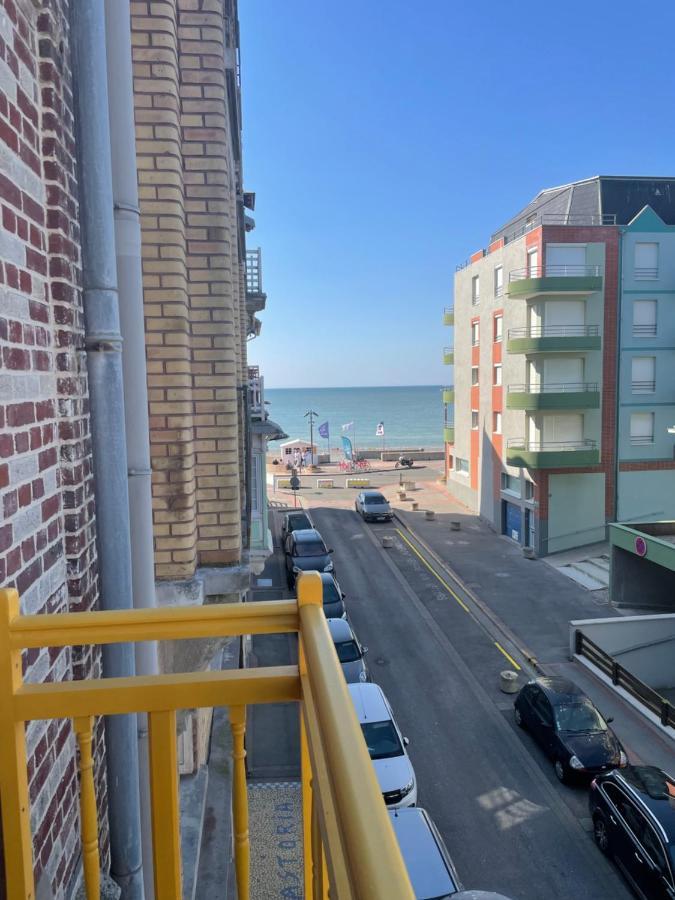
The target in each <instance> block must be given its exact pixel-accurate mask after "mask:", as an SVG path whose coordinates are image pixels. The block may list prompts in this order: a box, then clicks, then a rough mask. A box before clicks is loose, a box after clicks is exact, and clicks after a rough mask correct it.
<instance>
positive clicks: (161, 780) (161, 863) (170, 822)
mask: <svg viewBox="0 0 675 900" xmlns="http://www.w3.org/2000/svg"><path fill="white" fill-rule="evenodd" d="M148 728H149V736H150V793H151V806H152V855H153V863H154V866H153V868H154V873H155V896H156V897H157V898H161V900H182V896H183V894H182V885H181V850H180V808H179V805H178V760H177V754H176V712H175V710H173V709H171V710H161V711H155V712H151V713H150V714H149V716H148Z"/></svg>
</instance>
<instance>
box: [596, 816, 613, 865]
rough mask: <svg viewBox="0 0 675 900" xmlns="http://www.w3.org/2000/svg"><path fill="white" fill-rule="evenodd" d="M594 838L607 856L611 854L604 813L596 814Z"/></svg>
mask: <svg viewBox="0 0 675 900" xmlns="http://www.w3.org/2000/svg"><path fill="white" fill-rule="evenodd" d="M593 837H594V838H595V843H596V844H597V845H598V848H599V849H600V851H601V852H602V853H604V854H605V855H607V854H608V853H609V830H608V829H607V822H606V821H605V817H604V816H603V815H602V813H596V814H595V815H594V816H593Z"/></svg>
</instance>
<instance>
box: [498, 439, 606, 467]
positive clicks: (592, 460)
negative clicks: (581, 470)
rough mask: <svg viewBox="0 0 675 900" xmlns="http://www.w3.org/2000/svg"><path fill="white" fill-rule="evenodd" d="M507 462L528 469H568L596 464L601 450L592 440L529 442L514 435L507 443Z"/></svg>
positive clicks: (598, 461)
mask: <svg viewBox="0 0 675 900" xmlns="http://www.w3.org/2000/svg"><path fill="white" fill-rule="evenodd" d="M506 463H507V465H509V466H519V467H521V468H525V469H569V468H576V467H578V466H581V467H584V466H597V465H599V463H600V451H599V450H598V446H597V443H596V442H595V441H592V440H582V441H557V442H555V441H528V440H526V439H525V438H511V439H509V441H508V443H507V445H506Z"/></svg>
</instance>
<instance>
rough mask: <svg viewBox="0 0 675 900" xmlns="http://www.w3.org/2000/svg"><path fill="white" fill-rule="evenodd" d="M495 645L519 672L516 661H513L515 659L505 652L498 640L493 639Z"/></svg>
mask: <svg viewBox="0 0 675 900" xmlns="http://www.w3.org/2000/svg"><path fill="white" fill-rule="evenodd" d="M495 647H496V648H497V650H499V651H500V652H501V653H503V654H504V656H505V657H506V658H507V659H508V661H509V662H510V663H511V665H512V666H513V667H514V668H515V669H518V671H519V672H520V670H521V669H520V666H519V665H518V663H517V662H516V661H515V659H514V658H513V657H512V656H511V654H510V653H507V652H506V650H505V649H504V648H503V647H502V645H501V644H500V643H499V642H498V641H495Z"/></svg>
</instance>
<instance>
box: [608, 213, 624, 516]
mask: <svg viewBox="0 0 675 900" xmlns="http://www.w3.org/2000/svg"><path fill="white" fill-rule="evenodd" d="M625 233H626V229H625V228H619V247H618V257H619V260H618V272H617V278H616V411H615V416H616V429H615V431H614V521H615V522H618V521H619V415H620V413H621V317H622V315H623V236H624V234H625ZM606 252H607V250H606V249H605V253H606ZM605 268H606V266H605ZM605 302H607V298H606V297H605ZM608 531H609V529H608V528H607V527H605V534H607V532H608Z"/></svg>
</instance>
